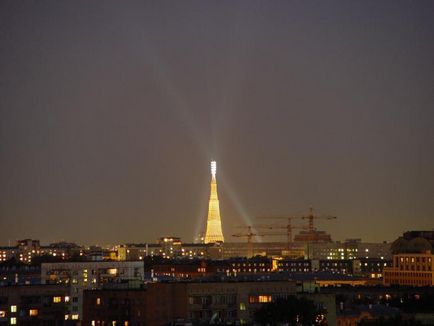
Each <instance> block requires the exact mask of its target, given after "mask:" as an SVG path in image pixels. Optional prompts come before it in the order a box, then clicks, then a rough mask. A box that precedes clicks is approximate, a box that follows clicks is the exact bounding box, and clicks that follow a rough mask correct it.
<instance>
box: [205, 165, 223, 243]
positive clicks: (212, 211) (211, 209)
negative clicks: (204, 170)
mask: <svg viewBox="0 0 434 326" xmlns="http://www.w3.org/2000/svg"><path fill="white" fill-rule="evenodd" d="M216 173H217V162H216V161H211V192H210V196H209V205H208V219H207V223H206V233H205V243H212V242H218V241H220V242H224V237H223V232H222V221H221V218H220V205H219V199H218V195H217V179H216Z"/></svg>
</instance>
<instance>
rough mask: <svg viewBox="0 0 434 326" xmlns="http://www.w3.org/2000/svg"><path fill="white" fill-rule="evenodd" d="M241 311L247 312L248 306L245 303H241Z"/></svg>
mask: <svg viewBox="0 0 434 326" xmlns="http://www.w3.org/2000/svg"><path fill="white" fill-rule="evenodd" d="M240 310H246V304H245V303H244V302H240Z"/></svg>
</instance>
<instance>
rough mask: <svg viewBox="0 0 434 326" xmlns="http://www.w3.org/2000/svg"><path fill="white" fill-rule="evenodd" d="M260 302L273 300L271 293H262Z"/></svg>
mask: <svg viewBox="0 0 434 326" xmlns="http://www.w3.org/2000/svg"><path fill="white" fill-rule="evenodd" d="M259 302H261V303H267V302H271V295H260V296H259Z"/></svg>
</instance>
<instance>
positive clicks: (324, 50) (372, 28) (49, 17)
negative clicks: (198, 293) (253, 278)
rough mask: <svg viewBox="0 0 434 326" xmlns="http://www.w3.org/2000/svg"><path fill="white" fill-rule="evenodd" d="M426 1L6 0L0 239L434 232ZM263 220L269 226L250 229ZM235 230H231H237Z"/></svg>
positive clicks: (0, 86)
mask: <svg viewBox="0 0 434 326" xmlns="http://www.w3.org/2000/svg"><path fill="white" fill-rule="evenodd" d="M433 17H434V1H346V0H345V1H344V0H343V1H339V2H335V1H324V2H323V1H167V2H165V1H137V2H133V1H113V2H111V1H68V2H66V1H15V0H10V1H8V0H4V1H1V2H0V77H1V78H0V110H1V111H0V114H1V117H0V244H7V243H8V240H11V241H13V240H15V239H19V238H25V237H31V238H37V239H41V241H42V242H43V243H48V242H52V241H59V240H66V241H77V242H79V243H84V244H91V243H97V244H109V243H123V242H145V241H152V242H153V241H155V240H156V239H157V238H158V237H160V236H164V235H177V236H181V237H182V238H183V239H184V240H186V241H192V239H193V237H194V235H195V233H197V232H198V231H199V230H200V228H201V227H202V226H203V225H204V222H205V216H206V211H207V200H208V195H209V181H210V173H209V161H210V160H211V159H216V160H217V161H218V171H217V180H218V184H219V195H220V205H221V212H222V220H223V229H224V233H225V236H226V239H227V240H233V238H232V239H231V237H230V235H231V234H233V233H236V232H240V229H236V228H235V226H237V225H242V224H246V223H254V222H255V221H256V220H255V218H254V217H255V216H258V215H264V214H285V215H288V214H290V215H291V214H300V213H303V212H306V211H307V209H308V207H309V206H310V205H313V206H314V207H315V208H317V210H318V212H319V213H321V214H331V215H336V216H338V219H337V220H335V221H319V222H318V224H317V225H318V227H319V228H321V229H326V230H328V231H329V232H330V233H331V234H332V237H333V238H334V239H336V240H343V239H346V238H355V237H359V238H362V239H363V240H366V241H382V240H393V239H395V238H396V237H398V236H399V235H400V234H401V233H402V232H404V231H406V230H410V229H432V228H434V172H433V167H434V131H433V130H434V128H433V126H434V19H433ZM260 223H263V221H262V222H260ZM241 231H242V230H241Z"/></svg>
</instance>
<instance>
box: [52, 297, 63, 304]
mask: <svg viewBox="0 0 434 326" xmlns="http://www.w3.org/2000/svg"><path fill="white" fill-rule="evenodd" d="M53 302H54V303H59V302H62V297H53Z"/></svg>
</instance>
